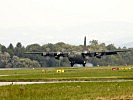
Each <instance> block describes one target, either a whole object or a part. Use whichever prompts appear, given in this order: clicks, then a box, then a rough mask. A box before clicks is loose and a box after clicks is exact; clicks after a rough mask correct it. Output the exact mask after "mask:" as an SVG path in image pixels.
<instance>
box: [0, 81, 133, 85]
mask: <svg viewBox="0 0 133 100" xmlns="http://www.w3.org/2000/svg"><path fill="white" fill-rule="evenodd" d="M76 82H88V83H90V82H133V80H107V81H106V80H99V81H42V82H0V86H5V85H27V84H50V83H51V84H52V83H76Z"/></svg>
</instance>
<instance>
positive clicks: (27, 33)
mask: <svg viewBox="0 0 133 100" xmlns="http://www.w3.org/2000/svg"><path fill="white" fill-rule="evenodd" d="M132 5H133V0H1V1H0V44H3V45H6V46H8V45H9V44H10V43H13V44H14V45H15V44H16V43H17V42H21V43H22V44H23V45H28V44H33V43H38V44H46V43H57V42H65V43H69V44H74V45H80V44H83V38H84V36H87V41H88V42H89V41H90V40H93V39H95V40H98V41H100V42H105V43H107V44H108V43H112V44H115V45H117V46H121V45H123V44H126V43H130V42H133V40H132V38H133V13H132V9H133V6H132Z"/></svg>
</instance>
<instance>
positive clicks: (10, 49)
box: [7, 43, 14, 57]
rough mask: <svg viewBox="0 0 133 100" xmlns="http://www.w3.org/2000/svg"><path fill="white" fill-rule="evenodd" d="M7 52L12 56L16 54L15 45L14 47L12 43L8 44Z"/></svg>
mask: <svg viewBox="0 0 133 100" xmlns="http://www.w3.org/2000/svg"><path fill="white" fill-rule="evenodd" d="M7 52H8V53H9V54H10V56H11V57H13V56H14V47H13V45H12V43H10V45H9V46H8V48H7Z"/></svg>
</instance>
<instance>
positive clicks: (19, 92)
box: [0, 66, 133, 100]
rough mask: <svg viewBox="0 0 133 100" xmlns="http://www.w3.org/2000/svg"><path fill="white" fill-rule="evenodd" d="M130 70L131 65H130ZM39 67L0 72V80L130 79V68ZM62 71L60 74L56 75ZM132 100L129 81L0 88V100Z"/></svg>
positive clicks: (131, 73) (132, 85) (131, 75)
mask: <svg viewBox="0 0 133 100" xmlns="http://www.w3.org/2000/svg"><path fill="white" fill-rule="evenodd" d="M130 67H131V66H130ZM120 68H122V69H123V68H125V69H124V70H112V67H96V68H39V69H16V70H0V81H52V80H58V81H62V80H86V81H87V80H117V79H125V80H126V79H127V80H129V79H130V80H132V79H133V69H132V68H131V69H130V70H127V69H126V67H124V66H123V67H120ZM58 69H64V73H57V70H58ZM96 99H97V100H110V99H112V100H119V99H121V100H133V82H82V83H81V82H76V83H49V84H48V83H46V84H33V85H9V86H0V100H96Z"/></svg>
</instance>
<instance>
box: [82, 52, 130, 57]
mask: <svg viewBox="0 0 133 100" xmlns="http://www.w3.org/2000/svg"><path fill="white" fill-rule="evenodd" d="M127 51H129V50H114V51H101V52H87V53H82V55H83V56H84V57H85V56H89V57H96V58H101V57H102V56H106V55H116V54H118V52H127Z"/></svg>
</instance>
